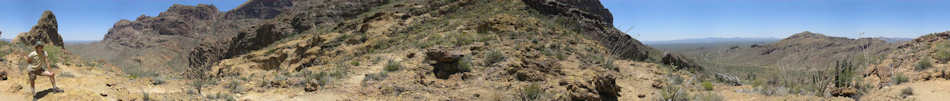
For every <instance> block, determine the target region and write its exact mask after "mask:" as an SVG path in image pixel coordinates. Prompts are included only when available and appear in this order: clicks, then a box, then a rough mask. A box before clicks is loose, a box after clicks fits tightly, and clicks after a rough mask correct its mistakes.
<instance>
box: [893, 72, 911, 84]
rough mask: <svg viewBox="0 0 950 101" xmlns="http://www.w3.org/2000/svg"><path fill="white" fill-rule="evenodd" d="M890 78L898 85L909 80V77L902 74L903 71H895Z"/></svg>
mask: <svg viewBox="0 0 950 101" xmlns="http://www.w3.org/2000/svg"><path fill="white" fill-rule="evenodd" d="M892 80H893V83H894V84H898V85H899V84H902V83H906V82H908V81H910V79H908V78H907V76H904V74H903V73H897V74H896V75H894V76H893V78H892Z"/></svg>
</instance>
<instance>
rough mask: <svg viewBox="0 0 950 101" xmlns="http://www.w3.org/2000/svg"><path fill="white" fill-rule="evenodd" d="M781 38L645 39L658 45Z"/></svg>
mask: <svg viewBox="0 0 950 101" xmlns="http://www.w3.org/2000/svg"><path fill="white" fill-rule="evenodd" d="M778 40H781V39H779V38H742V37H732V38H718V37H711V38H696V39H679V40H666V41H643V43H644V44H647V45H657V44H695V43H771V42H775V41H778Z"/></svg>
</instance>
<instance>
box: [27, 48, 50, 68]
mask: <svg viewBox="0 0 950 101" xmlns="http://www.w3.org/2000/svg"><path fill="white" fill-rule="evenodd" d="M42 55H43V57H49V55H47V54H46V51H43V54H42ZM27 56H28V57H29V58H30V59H33V63H30V66H29V68H27V70H29V71H34V70H42V69H44V68H43V67H42V66H46V61H44V60H43V58H41V57H40V54H37V53H36V51H33V52H30V55H27Z"/></svg>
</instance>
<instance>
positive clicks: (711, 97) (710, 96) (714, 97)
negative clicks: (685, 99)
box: [693, 93, 723, 101]
mask: <svg viewBox="0 0 950 101" xmlns="http://www.w3.org/2000/svg"><path fill="white" fill-rule="evenodd" d="M693 101H723V97H722V95H719V94H718V93H703V94H697V95H696V96H695V98H694V99H693Z"/></svg>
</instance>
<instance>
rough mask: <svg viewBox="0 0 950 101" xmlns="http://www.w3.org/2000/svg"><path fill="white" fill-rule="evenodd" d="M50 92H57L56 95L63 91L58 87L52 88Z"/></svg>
mask: <svg viewBox="0 0 950 101" xmlns="http://www.w3.org/2000/svg"><path fill="white" fill-rule="evenodd" d="M50 90H52V91H53V92H58V93H62V92H64V90H63V89H62V88H59V87H53V88H50Z"/></svg>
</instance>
